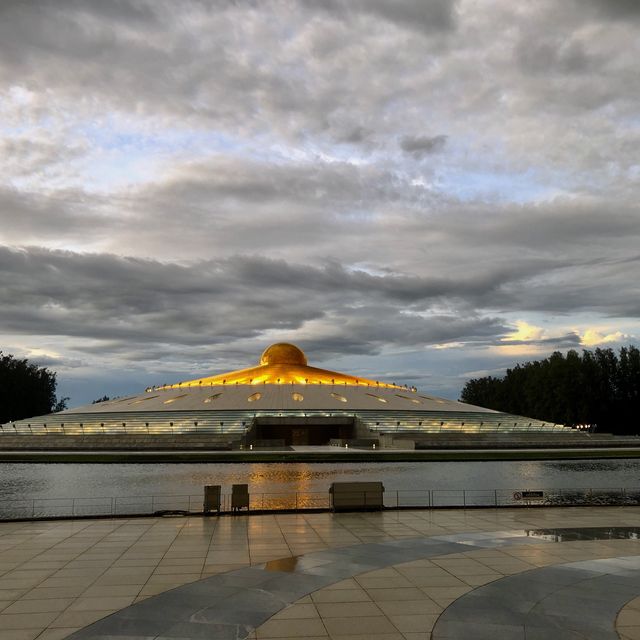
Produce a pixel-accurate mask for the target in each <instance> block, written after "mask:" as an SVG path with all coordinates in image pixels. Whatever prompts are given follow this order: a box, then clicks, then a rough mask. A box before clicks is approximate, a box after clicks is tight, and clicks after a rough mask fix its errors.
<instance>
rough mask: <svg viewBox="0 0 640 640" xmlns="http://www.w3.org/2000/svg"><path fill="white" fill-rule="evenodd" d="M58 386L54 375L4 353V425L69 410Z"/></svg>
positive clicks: (0, 374)
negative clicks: (60, 395)
mask: <svg viewBox="0 0 640 640" xmlns="http://www.w3.org/2000/svg"><path fill="white" fill-rule="evenodd" d="M56 385H57V383H56V374H55V373H54V372H52V371H49V370H48V369H46V368H44V367H38V366H37V365H35V364H33V363H30V362H29V361H28V360H26V359H24V360H19V359H17V358H14V357H13V356H12V355H4V354H3V353H2V351H0V424H4V423H5V422H9V421H10V420H20V419H22V418H30V417H31V416H38V415H43V414H46V413H51V412H52V411H62V410H63V409H66V408H67V400H68V399H69V398H60V399H58V398H56Z"/></svg>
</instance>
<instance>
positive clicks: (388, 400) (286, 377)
mask: <svg viewBox="0 0 640 640" xmlns="http://www.w3.org/2000/svg"><path fill="white" fill-rule="evenodd" d="M1 430H2V433H13V434H18V433H25V434H67V435H86V436H91V435H101V434H104V435H117V434H119V435H121V436H122V437H125V436H146V435H149V436H180V437H182V438H183V440H184V438H185V437H187V436H203V435H206V436H207V442H208V443H209V445H210V446H211V448H216V446H217V445H219V447H218V448H235V447H239V446H241V445H247V444H249V443H256V444H263V445H264V446H269V444H270V443H271V444H272V445H274V446H278V445H281V446H292V445H324V444H330V443H332V442H333V443H338V442H340V443H342V442H349V441H366V442H370V443H371V442H372V443H374V444H375V443H376V442H380V439H381V438H382V437H383V436H389V435H392V436H404V437H414V438H416V439H420V438H422V437H423V436H427V435H428V434H443V433H445V434H456V433H457V434H469V435H471V434H481V433H498V432H499V433H505V432H508V433H512V432H528V433H530V432H534V431H537V432H544V433H550V432H553V431H561V432H565V433H566V431H567V428H566V427H563V426H562V425H554V424H550V423H545V422H542V421H540V420H534V419H531V418H524V417H522V416H514V415H510V414H506V413H502V412H499V411H493V410H491V409H485V408H483V407H477V406H473V405H469V404H465V403H462V402H457V401H455V400H448V399H445V398H439V397H436V396H433V395H427V394H424V393H421V392H419V391H418V390H417V389H415V388H413V387H407V386H401V385H397V384H395V383H393V382H385V381H381V380H372V379H367V378H363V377H359V376H353V375H349V374H346V373H340V372H337V371H328V370H325V369H320V368H317V367H313V366H310V365H309V364H308V363H307V357H306V355H305V354H304V352H303V351H302V350H301V349H299V348H298V347H296V346H295V345H292V344H287V343H278V344H274V345H271V346H270V347H268V348H267V349H266V350H265V351H264V352H263V354H262V356H261V357H260V360H259V363H258V364H257V365H255V366H252V367H248V368H245V369H239V370H236V371H230V372H227V373H222V374H216V375H211V376H203V377H200V378H195V379H193V380H185V381H182V382H176V383H174V384H168V385H163V386H154V387H148V388H147V389H146V390H145V391H144V392H142V393H139V394H136V395H131V396H127V397H124V398H115V399H113V400H108V401H105V402H98V403H95V404H90V405H85V406H82V407H77V408H74V409H68V410H65V411H62V412H59V413H53V414H49V415H46V416H39V417H34V418H29V419H25V420H18V421H15V422H11V423H8V424H5V425H2V427H1ZM136 442H138V445H139V446H140V447H141V448H142V447H144V445H143V444H142V445H141V444H140V442H141V440H140V438H139V437H138V438H137V439H136ZM216 443H217V445H216Z"/></svg>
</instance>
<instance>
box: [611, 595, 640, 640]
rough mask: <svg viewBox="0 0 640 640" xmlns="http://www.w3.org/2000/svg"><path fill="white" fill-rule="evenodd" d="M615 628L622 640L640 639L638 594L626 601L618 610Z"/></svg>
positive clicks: (639, 599)
mask: <svg viewBox="0 0 640 640" xmlns="http://www.w3.org/2000/svg"><path fill="white" fill-rule="evenodd" d="M616 630H617V631H618V634H619V635H620V638H622V640H640V596H638V597H637V598H634V599H633V600H631V601H629V602H627V604H626V605H625V606H624V607H623V608H622V609H621V610H620V611H619V613H618V617H617V618H616Z"/></svg>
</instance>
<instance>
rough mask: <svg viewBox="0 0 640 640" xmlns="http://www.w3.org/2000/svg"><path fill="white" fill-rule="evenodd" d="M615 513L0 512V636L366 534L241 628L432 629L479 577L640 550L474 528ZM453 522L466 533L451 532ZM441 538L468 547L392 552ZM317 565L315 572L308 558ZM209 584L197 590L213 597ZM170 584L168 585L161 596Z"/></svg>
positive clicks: (52, 626) (283, 631) (298, 633)
mask: <svg viewBox="0 0 640 640" xmlns="http://www.w3.org/2000/svg"><path fill="white" fill-rule="evenodd" d="M612 525H616V526H627V527H640V509H639V508H635V507H605V508H562V509H549V508H531V509H473V510H434V511H428V510H424V511H422V510H415V511H413V510H408V511H388V512H383V513H367V514H330V513H320V514H304V513H300V514H286V515H285V514H283V515H260V516H250V517H247V516H225V517H221V518H216V517H212V518H199V517H188V518H145V519H123V520H119V519H118V520H115V519H114V520H77V521H72V520H68V521H57V522H26V523H2V524H0V640H33V639H35V638H39V639H44V640H47V639H48V640H55V639H62V638H65V637H68V636H69V635H71V634H72V633H73V632H74V631H76V630H78V629H81V628H84V627H87V626H89V625H92V623H94V622H95V621H97V620H100V619H102V618H105V616H109V615H110V614H113V613H114V612H116V611H120V612H121V613H120V614H119V615H120V616H121V617H122V616H125V615H126V616H131V615H133V614H131V613H129V612H130V611H135V607H134V608H132V609H129V608H128V607H129V605H132V604H134V603H140V602H142V601H145V600H146V601H147V602H148V603H149V605H148V606H149V607H151V608H153V607H154V606H155V605H154V603H155V602H156V601H157V599H156V598H151V596H155V595H156V594H162V593H164V592H166V591H168V590H173V589H175V588H176V587H180V586H182V585H188V584H190V583H195V584H194V585H193V586H192V587H191V589H192V593H193V594H194V597H196V595H198V594H197V592H198V589H205V587H206V589H209V590H210V589H211V588H212V587H213V586H214V583H213V582H211V581H210V580H205V582H201V580H202V579H207V578H211V577H212V576H218V574H223V573H226V572H234V571H236V572H237V571H238V570H241V569H245V568H246V567H250V566H254V567H255V568H257V569H259V570H260V571H261V572H262V573H268V572H269V570H267V571H263V569H262V567H257V565H261V564H263V563H266V562H269V561H272V560H276V559H280V558H287V557H288V558H292V557H300V556H304V559H303V560H296V561H293V560H292V561H291V563H292V566H294V567H295V566H298V567H300V566H303V567H304V566H305V564H304V563H305V562H306V563H307V564H306V567H307V569H309V568H311V569H312V568H313V567H311V565H310V564H309V563H311V564H313V557H314V554H318V553H319V552H328V551H329V550H339V549H344V548H346V547H350V548H352V549H354V550H355V549H356V548H357V545H365V546H366V545H374V548H373V555H372V556H369V557H367V558H362V557H361V558H360V559H359V560H358V557H357V554H358V553H360V556H362V551H360V552H358V551H353V552H349V553H351V554H352V556H353V557H352V558H351V560H350V561H351V565H350V566H349V567H346V566H345V567H344V570H346V569H348V570H349V571H350V572H352V573H349V574H348V575H346V574H345V575H340V571H338V566H337V565H339V564H340V562H341V561H340V560H338V561H334V562H333V567H334V568H332V569H331V571H333V573H332V574H331V573H328V574H327V575H324V576H323V577H322V579H318V580H316V582H314V581H313V580H312V581H310V582H308V583H307V584H305V585H302V586H300V588H301V589H302V591H301V592H300V593H299V595H298V596H296V591H295V589H294V590H292V591H291V592H290V593H288V594H285V595H286V597H285V596H284V595H282V594H281V597H280V599H279V601H278V602H273V601H270V602H269V603H268V604H267V603H264V602H263V603H262V604H261V605H260V607H262V608H260V607H258V608H257V609H255V611H259V612H262V613H263V614H265V615H266V614H269V616H268V618H267V619H266V620H264V621H261V620H260V616H256V615H253V614H252V612H251V611H247V615H246V619H247V620H248V621H249V623H248V624H247V625H246V627H245V630H246V633H245V637H247V635H248V637H256V638H277V637H314V636H315V637H323V638H327V637H335V638H342V639H343V640H346V639H347V638H349V637H351V638H357V637H360V638H364V637H376V638H378V639H379V640H384V638H406V639H414V640H417V639H418V638H429V637H430V634H431V631H432V630H433V631H434V634H437V633H438V628H437V626H434V625H436V623H437V621H438V618H439V617H440V616H441V615H442V612H443V611H448V609H447V608H448V607H449V605H451V604H452V603H455V602H456V601H458V599H460V600H459V601H462V599H463V598H464V597H465V594H468V593H470V592H473V591H472V590H474V589H476V588H477V587H482V585H485V584H488V583H491V582H493V581H496V580H497V581H499V580H501V579H504V577H505V576H511V575H516V574H519V573H521V572H523V571H531V570H533V569H536V568H538V567H546V566H549V565H558V564H567V563H572V562H573V563H575V562H579V561H582V560H592V559H596V558H613V557H618V556H632V555H637V554H638V542H637V540H593V541H575V542H561V543H548V542H547V543H544V542H545V541H544V540H543V539H541V538H537V539H535V540H534V539H530V540H525V541H524V542H525V543H522V542H521V543H519V544H518V545H506V546H505V545H498V546H493V547H483V548H478V547H477V546H476V547H474V546H473V544H470V543H473V542H474V540H475V542H476V543H477V539H478V536H479V535H480V537H481V534H480V533H479V532H498V533H499V532H509V533H508V534H505V535H506V537H509V536H516V535H517V537H522V536H523V535H524V532H525V531H530V530H535V529H544V528H548V529H553V528H558V527H563V528H568V527H575V528H580V527H601V528H607V527H610V526H612ZM461 532H464V533H465V535H462V536H459V535H458V536H457V537H456V536H455V534H460V533H461ZM442 536H449V538H448V539H447V541H446V544H450V545H454V546H455V545H460V544H462V545H466V546H465V547H464V548H463V549H460V548H455V549H454V548H451V549H449V552H447V550H446V549H445V548H444V547H443V548H442V549H440V551H442V553H439V554H437V557H433V556H432V557H413V556H412V557H411V558H403V557H400V556H401V555H402V553H404V551H406V550H407V549H410V548H411V545H412V544H413V543H412V540H418V539H419V540H424V538H430V539H433V538H434V537H442ZM452 536H453V537H452ZM474 536H475V538H474ZM499 538H500V536H499V535H493V536H492V537H491V538H490V539H493V540H495V539H499ZM394 541H395V543H394ZM442 542H443V543H444V542H445V541H444V540H443V541H442ZM376 544H383V545H388V544H395V545H396V551H397V552H398V555H397V556H394V555H393V553H391V552H389V551H385V553H382V550H381V549H380V548H377V549H376V548H375V545H376ZM483 544H484V543H483ZM423 551H424V549H423ZM353 554H355V555H353ZM376 554H377V555H376ZM381 555H382V556H386V557H385V558H384V561H385V565H386V566H384V567H380V566H373V565H371V564H367V562H369V561H371V562H374V561H373V560H371V558H373V557H376V558H378V557H380V556H381ZM425 555H427V554H425ZM365 556H366V554H365ZM394 558H396V559H395V560H394ZM325 559H326V558H325ZM334 560H335V559H334ZM374 565H375V562H374ZM307 569H305V570H307ZM245 570H246V569H245ZM354 571H355V573H353V572H354ZM272 572H273V573H274V574H277V575H278V576H283V575H284V574H286V573H289V574H291V569H286V567H285V568H284V569H283V567H282V566H281V565H279V564H278V563H275V565H274V566H273V567H272ZM232 575H236V576H237V575H239V574H232V573H226V576H220V577H219V580H218V579H216V580H218V582H219V584H222V582H220V581H222V580H229V579H230V578H229V576H232ZM318 576H321V571H320V570H319V569H316V574H315V578H318ZM334 578H335V579H334ZM305 579H306V578H305ZM323 580H324V582H323ZM496 584H497V583H496ZM303 587H304V588H303ZM307 587H308V588H307ZM185 588H186V587H185ZM234 588H235V586H234ZM206 589H205V591H204V592H201V593H200V594H199V595H203V593H204V594H205V597H206V598H208V599H209V600H210V597H209V596H207V595H206ZM305 589H306V590H305ZM180 591H181V590H180V589H175V590H174V591H171V592H170V593H171V594H172V596H171V597H174V596H173V594H179V593H180ZM245 591H246V589H245ZM234 593H235V592H234ZM635 595H640V590H639V592H638V593H637V594H635ZM198 597H199V596H198ZM287 598H288V599H287ZM147 599H148V600H147ZM209 600H207V601H209ZM634 603H635V604H634ZM620 604H624V603H620ZM283 607H284V608H283ZM123 609H124V612H123V611H122V610H123ZM272 610H273V613H270V612H271V611H272ZM255 611H254V613H255ZM273 614H275V615H273ZM167 615H169V614H167ZM252 615H253V617H252ZM442 619H444V618H442ZM252 620H253V621H254V622H255V624H250V622H251V621H252ZM639 620H640V606H639V605H638V601H637V600H635V599H631V601H630V602H629V603H628V604H627V605H626V606H625V607H624V608H623V609H622V611H621V613H620V616H619V618H618V622H617V624H618V631H619V632H620V634H621V635H622V637H624V638H628V639H632V638H639V637H640V635H639V634H638V628H639V627H640V621H639ZM611 624H613V621H611ZM89 628H91V627H89ZM202 628H204V627H202ZM210 631H211V629H209V630H208V632H210ZM85 632H88V630H87V629H85V631H84V632H83V633H85ZM221 633H222V631H221ZM225 633H226V631H225ZM87 637H90V636H87ZM120 637H121V638H123V637H124V636H123V635H120ZM130 637H131V636H130ZM139 637H140V636H139ZM143 637H144V638H145V640H146V639H147V638H154V637H161V636H160V635H159V634H156V635H151V636H149V635H147V636H143ZM173 637H177V636H175V635H174V636H173ZM182 637H188V636H182ZM206 637H216V636H212V635H210V634H209V635H208V636H206ZM218 637H226V636H223V635H219V636H218ZM240 637H242V636H240ZM434 637H442V638H445V637H449V636H445V635H441V636H437V635H434ZM494 637H496V638H498V637H500V636H497V635H494ZM576 637H581V636H576Z"/></svg>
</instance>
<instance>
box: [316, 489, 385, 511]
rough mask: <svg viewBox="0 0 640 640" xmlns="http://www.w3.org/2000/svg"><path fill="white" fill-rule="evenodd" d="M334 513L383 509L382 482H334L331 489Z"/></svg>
mask: <svg viewBox="0 0 640 640" xmlns="http://www.w3.org/2000/svg"><path fill="white" fill-rule="evenodd" d="M329 493H330V495H331V506H332V507H333V510H334V511H356V510H374V509H382V508H383V506H384V502H383V493H384V486H383V484H382V482H333V483H332V484H331V488H330V489H329Z"/></svg>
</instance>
